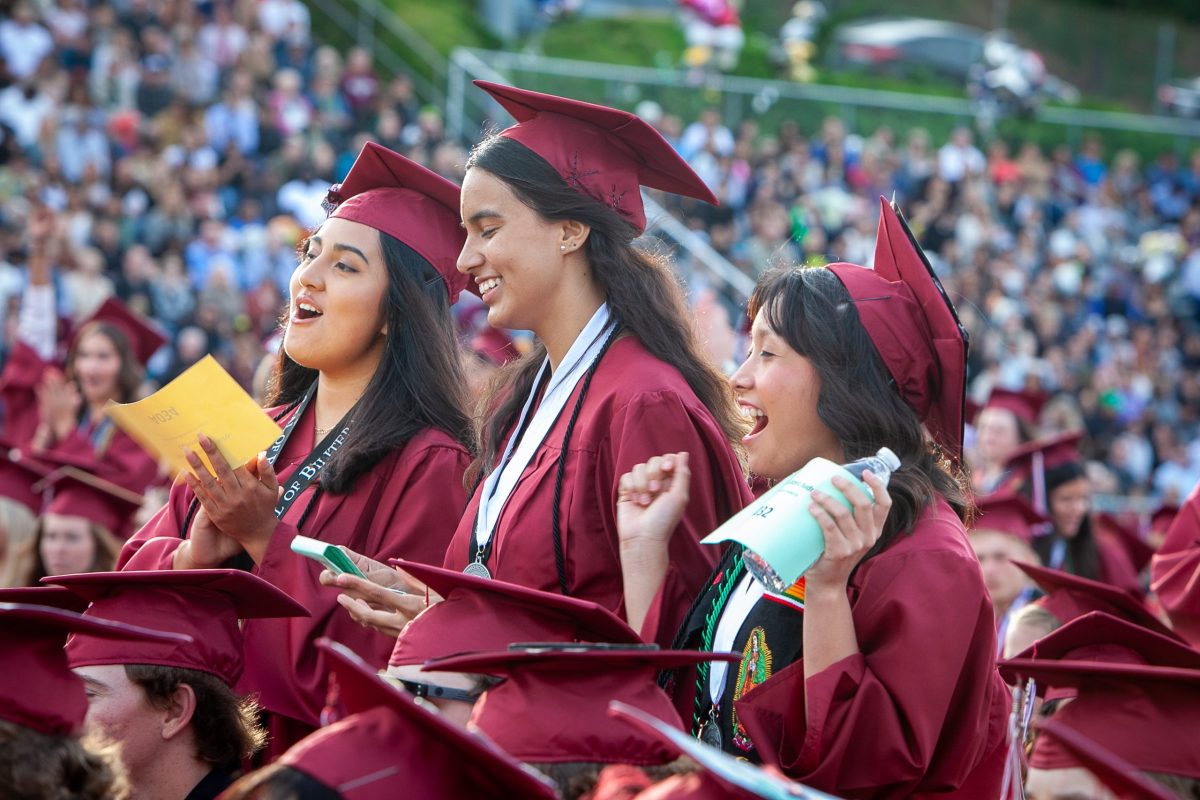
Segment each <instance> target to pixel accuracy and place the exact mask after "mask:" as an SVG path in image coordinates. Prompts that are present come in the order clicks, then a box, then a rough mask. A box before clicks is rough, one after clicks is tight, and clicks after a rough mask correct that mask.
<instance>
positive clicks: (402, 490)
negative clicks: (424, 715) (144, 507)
mask: <svg viewBox="0 0 1200 800" xmlns="http://www.w3.org/2000/svg"><path fill="white" fill-rule="evenodd" d="M270 411H272V412H276V413H277V412H278V411H279V409H271V410H270ZM313 413H314V411H313V406H312V404H310V407H309V410H308V411H306V412H305V417H306V418H305V419H302V420H301V421H300V422H299V423H298V424H297V425H296V428H295V432H294V433H293V435H292V437H291V439H289V440H288V443H287V445H285V446H284V449H283V452H282V453H281V454H280V456H279V460H278V462H276V465H275V467H276V470H277V472H278V474H279V477H280V480H281V482H282V481H284V480H286V479H287V478H288V477H289V476H290V475H291V474H292V473H293V472H294V471H295V470H296V469H297V468H298V467H299V466H300V464H301V463H303V461H304V459H305V458H306V457H307V456H308V454H309V452H310V451H311V450H312V448H313V446H314V442H313V424H312V422H311V415H312V414H313ZM284 422H285V423H286V420H284ZM469 460H470V457H469V456H468V455H467V453H466V451H465V450H464V449H463V447H462V445H460V444H458V443H457V442H455V441H453V440H452V439H451V438H450V437H449V436H448V435H446V434H445V433H442V432H440V431H435V430H432V429H430V430H426V431H423V432H421V433H419V434H417V435H416V436H415V437H414V438H413V439H412V440H410V441H409V443H408V444H407V445H406V446H405V447H404V449H403V450H399V451H396V452H393V453H392V454H391V455H389V456H386V457H384V458H383V459H382V460H381V461H380V462H379V463H377V464H376V465H375V466H374V467H373V468H372V469H371V470H370V471H368V472H367V473H365V474H364V475H362V476H361V477H360V478H359V479H358V481H357V483H356V484H355V487H354V490H353V491H352V492H350V493H349V494H344V495H334V494H325V493H321V495H320V496H319V497H318V498H317V500H316V501H315V503H314V504H313V507H312V509H311V510H310V511H309V514H308V518H307V520H306V521H305V523H304V527H303V530H302V531H297V528H296V522H297V520H298V519H299V517H300V515H301V514H303V511H304V507H305V506H306V505H307V504H308V498H309V494H308V493H309V492H312V491H314V489H312V488H310V489H309V490H308V491H307V492H306V493H305V494H303V495H301V496H300V497H299V498H298V499H297V501H296V502H295V503H294V504H293V505H292V507H291V509H290V510H289V512H288V513H287V514H286V515H285V516H284V519H283V520H281V521H280V523H279V525H278V526H277V527H276V528H275V533H274V535H273V536H272V538H271V542H270V544H269V545H268V547H267V552H266V555H265V557H264V558H263V561H262V563H260V564H258V565H256V566H255V567H254V570H253V571H254V574H256V575H258V576H259V577H262V578H264V579H266V580H267V581H269V582H271V583H272V584H274V585H275V586H278V587H279V588H280V589H282V590H283V591H285V592H287V593H288V594H289V595H291V596H292V597H293V598H295V599H296V600H297V601H298V602H300V603H301V604H302V605H303V606H304V607H305V608H307V609H308V610H309V613H310V614H311V615H312V616H311V617H309V618H306V619H279V620H277V619H267V620H249V621H247V622H246V624H245V626H244V627H243V632H244V634H245V637H246V671H245V674H244V675H243V676H242V679H241V682H240V684H239V689H240V690H242V691H257V692H260V693H261V696H260V702H261V703H262V705H263V707H264V708H266V709H267V710H268V711H270V712H272V713H273V714H280V715H283V716H286V717H290V718H292V719H294V720H299V721H301V722H303V723H304V724H306V725H316V724H317V723H318V722H319V717H320V712H321V708H322V707H323V705H324V701H325V673H324V671H323V670H322V669H321V668H320V666H319V665H318V663H317V651H316V649H315V647H314V646H313V643H314V642H315V641H316V640H317V639H318V638H320V637H322V636H328V637H329V638H331V639H334V640H335V641H339V642H341V643H343V644H345V645H347V646H349V647H351V648H353V649H354V650H355V652H358V653H361V654H362V655H363V656H364V657H365V658H366V659H367V660H368V661H370V663H372V664H376V665H379V666H382V665H383V664H385V663H386V662H387V658H388V654H389V653H390V652H391V648H392V640H391V639H390V638H388V637H385V636H382V635H380V634H378V633H376V632H375V631H374V630H371V629H369V628H364V627H362V626H361V625H359V624H358V623H356V622H354V620H353V619H351V618H350V615H349V614H347V613H346V611H345V609H343V608H342V607H341V606H340V605H339V604H338V602H337V596H338V591H337V589H333V588H329V587H325V586H321V584H320V583H318V581H317V575H318V574H320V572H321V566H320V565H319V564H318V563H317V562H315V561H313V560H311V559H308V558H304V557H303V556H299V555H296V554H295V553H293V552H292V551H291V542H292V539H293V538H294V537H295V536H296V535H297V533H298V532H302V533H303V534H304V535H305V536H310V537H315V538H317V539H320V540H322V541H325V542H329V543H330V544H338V545H345V546H346V547H348V548H350V549H351V550H354V551H355V552H358V553H362V554H364V555H367V556H370V557H372V558H375V559H377V560H381V561H386V560H387V559H389V558H394V557H398V556H404V557H406V558H409V559H411V560H414V561H424V562H436V561H438V560H440V559H441V558H442V556H443V555H444V554H445V552H446V543H447V541H448V540H449V537H450V534H451V531H452V530H453V526H454V524H455V523H456V522H457V521H458V517H459V509H461V508H462V506H463V504H464V503H465V497H464V494H465V493H464V490H463V488H462V476H463V471H464V470H465V469H466V466H467V464H468V462H469ZM192 499H193V495H192V492H191V490H190V489H188V488H187V485H186V484H184V483H183V482H182V481H178V482H176V484H175V485H174V486H173V487H172V488H171V495H170V499H169V500H168V502H167V505H166V506H165V507H164V508H163V509H162V511H160V512H159V513H158V514H157V515H155V516H154V517H153V518H152V519H151V520H150V521H149V522H148V523H146V526H145V527H144V528H142V529H141V530H140V531H138V533H137V534H135V535H134V537H133V538H132V539H131V540H130V541H129V542H127V543H126V545H125V548H124V549H123V550H122V551H121V556H120V558H119V560H118V563H117V566H118V568H119V569H170V567H171V563H172V559H173V558H174V554H175V549H176V548H177V547H178V546H179V543H180V542H181V541H182V540H181V539H180V534H181V533H183V531H182V527H183V521H184V518H185V517H186V515H187V511H188V506H189V504H190V503H191V501H192ZM291 743H292V742H285V743H283V747H286V746H287V745H288V744H291ZM273 746H274V745H273Z"/></svg>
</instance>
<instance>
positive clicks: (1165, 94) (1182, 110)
mask: <svg viewBox="0 0 1200 800" xmlns="http://www.w3.org/2000/svg"><path fill="white" fill-rule="evenodd" d="M1158 101H1159V102H1160V103H1162V105H1163V108H1164V109H1165V110H1166V112H1167V113H1168V114H1175V115H1176V116H1180V117H1200V76H1198V77H1195V78H1188V79H1186V80H1178V81H1172V82H1171V83H1168V84H1164V85H1163V86H1160V87H1158Z"/></svg>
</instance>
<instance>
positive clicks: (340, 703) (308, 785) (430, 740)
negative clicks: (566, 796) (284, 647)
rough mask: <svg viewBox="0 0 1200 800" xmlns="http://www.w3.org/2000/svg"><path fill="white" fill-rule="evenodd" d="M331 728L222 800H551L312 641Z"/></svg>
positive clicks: (494, 756) (466, 738)
mask: <svg viewBox="0 0 1200 800" xmlns="http://www.w3.org/2000/svg"><path fill="white" fill-rule="evenodd" d="M317 647H318V648H319V649H320V650H321V651H322V652H323V653H324V654H325V656H326V658H327V659H328V663H329V666H330V678H329V683H330V692H329V695H330V697H331V698H335V699H336V706H331V708H330V709H329V710H330V713H331V714H333V715H334V721H333V722H332V723H331V724H329V725H327V726H326V727H324V728H322V729H321V730H319V731H317V732H316V733H313V734H312V735H311V736H308V737H307V738H305V739H304V740H303V741H301V742H299V743H297V744H296V745H295V746H294V747H292V748H291V749H290V750H288V751H287V753H285V754H284V756H283V758H281V759H280V760H279V761H277V762H276V763H275V764H273V765H271V766H269V767H266V768H265V769H262V770H259V771H258V772H255V773H252V774H250V775H247V776H245V777H243V778H242V779H240V780H239V781H237V783H235V784H234V785H233V786H232V787H230V789H229V791H227V792H226V793H225V794H224V795H222V800H409V798H411V800H418V799H420V800H424V798H446V799H447V800H459V798H461V799H462V800H467V798H476V799H477V800H510V798H522V800H554V798H556V797H557V795H556V794H555V792H554V787H553V786H552V784H550V782H549V781H548V780H547V779H546V778H544V777H543V776H541V775H539V774H538V773H537V772H535V771H533V770H531V769H529V768H527V767H524V766H522V765H521V763H520V762H518V761H517V760H516V759H514V758H513V757H512V756H509V755H507V754H505V753H504V752H503V751H502V750H500V749H499V748H498V747H496V746H495V745H493V744H492V743H491V742H489V741H487V739H485V738H484V737H481V736H478V735H475V734H472V733H468V732H466V731H464V730H461V729H460V728H458V727H457V726H455V725H452V724H450V723H448V722H446V721H445V720H444V719H442V717H441V716H440V715H439V714H437V713H436V712H435V711H430V710H428V709H427V708H425V707H423V706H424V701H422V700H419V699H415V698H413V697H412V696H410V695H409V694H408V693H407V692H405V691H404V690H403V689H399V688H397V687H395V686H392V685H390V683H389V682H388V680H387V679H386V678H384V677H382V676H380V675H378V674H376V673H375V670H374V668H373V667H371V666H370V665H369V664H367V663H365V662H364V661H363V660H362V659H360V658H359V657H358V656H356V655H355V654H354V653H353V652H351V651H350V650H348V649H347V648H345V647H342V646H340V645H338V644H336V643H333V642H330V641H329V640H327V639H325V640H321V641H319V642H317Z"/></svg>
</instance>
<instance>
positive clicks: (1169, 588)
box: [1150, 486, 1200, 647]
mask: <svg viewBox="0 0 1200 800" xmlns="http://www.w3.org/2000/svg"><path fill="white" fill-rule="evenodd" d="M1150 578H1151V583H1150V588H1151V589H1153V590H1154V592H1155V594H1157V595H1158V600H1159V602H1160V603H1162V607H1163V609H1164V610H1165V611H1166V612H1167V616H1168V617H1170V618H1171V624H1172V625H1173V626H1174V628H1175V630H1176V632H1177V633H1179V635H1180V636H1182V637H1183V638H1184V639H1186V640H1187V641H1188V642H1189V643H1190V644H1191V645H1192V646H1193V647H1200V486H1198V487H1197V488H1196V489H1194V490H1192V494H1191V496H1189V497H1188V499H1187V501H1186V502H1185V503H1184V504H1183V507H1182V508H1181V509H1180V510H1179V515H1178V516H1176V518H1175V520H1174V521H1173V522H1172V523H1171V527H1170V528H1168V529H1167V536H1166V538H1165V539H1163V543H1162V546H1161V547H1159V549H1158V552H1157V553H1156V554H1155V555H1154V558H1152V559H1151V560H1150Z"/></svg>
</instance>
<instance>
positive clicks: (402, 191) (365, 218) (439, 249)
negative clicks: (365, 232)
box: [325, 142, 468, 305]
mask: <svg viewBox="0 0 1200 800" xmlns="http://www.w3.org/2000/svg"><path fill="white" fill-rule="evenodd" d="M458 199H459V198H458V187H457V186H455V185H454V184H453V183H451V182H450V181H448V180H446V179H445V178H443V177H442V176H441V175H438V174H437V173H435V172H432V171H430V170H428V169H426V168H425V167H422V166H421V165H420V164H418V163H417V162H415V161H412V160H410V159H407V158H405V157H404V156H402V155H400V154H399V153H394V152H392V151H391V150H389V149H387V148H386V147H384V146H382V145H378V144H376V143H375V142H367V143H366V144H365V145H364V146H363V149H362V150H361V151H360V152H359V154H358V158H356V159H355V160H354V166H352V167H350V172H349V173H348V174H347V175H346V179H345V180H344V181H342V182H341V183H339V184H335V185H334V186H333V187H332V188H330V190H329V194H328V195H326V201H325V202H326V205H327V207H329V208H330V209H331V210H330V213H329V216H330V217H333V218H337V219H348V220H350V221H352V222H359V223H362V224H363V225H366V226H368V227H370V228H374V229H375V230H377V231H381V232H383V233H386V234H388V235H389V236H393V237H395V238H396V239H399V240H400V241H402V242H404V243H405V244H406V245H408V246H409V247H411V248H412V249H413V250H416V251H417V252H418V253H420V254H421V256H422V257H423V258H424V259H425V260H426V261H428V262H429V263H430V264H432V265H433V268H434V269H436V270H437V271H438V274H439V275H441V276H442V281H443V282H445V284H446V292H447V296H448V297H449V299H450V304H451V305H453V304H454V302H455V301H456V300H458V295H459V294H460V293H461V292H462V290H463V289H464V288H465V287H466V286H467V283H468V279H467V276H466V275H464V274H462V273H460V272H459V271H458V268H457V267H456V266H455V264H456V263H457V261H458V254H459V253H460V252H461V251H462V247H463V242H464V241H466V232H465V231H464V230H463V229H462V226H461V225H459V224H458V223H459V207H458Z"/></svg>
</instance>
